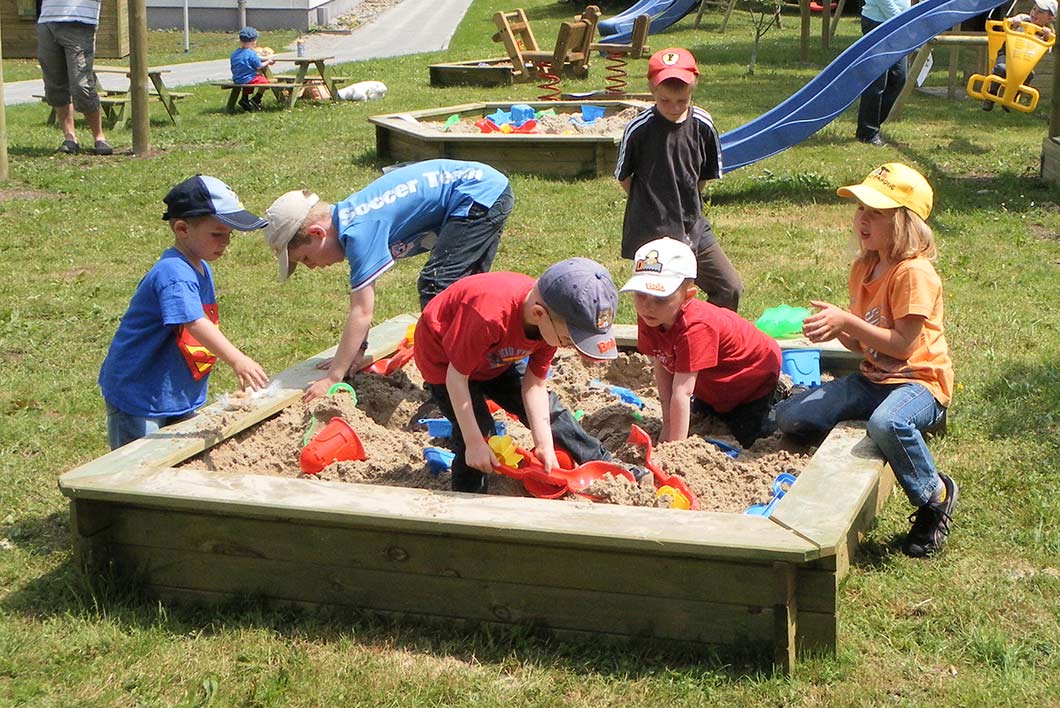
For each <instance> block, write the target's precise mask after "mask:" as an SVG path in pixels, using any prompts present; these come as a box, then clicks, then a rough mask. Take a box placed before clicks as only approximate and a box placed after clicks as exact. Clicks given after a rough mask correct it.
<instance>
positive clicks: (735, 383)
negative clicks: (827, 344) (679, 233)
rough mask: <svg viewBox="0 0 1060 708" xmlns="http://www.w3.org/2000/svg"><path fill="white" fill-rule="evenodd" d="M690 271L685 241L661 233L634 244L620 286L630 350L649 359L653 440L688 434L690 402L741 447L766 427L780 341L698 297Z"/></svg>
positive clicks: (691, 264) (693, 259)
mask: <svg viewBox="0 0 1060 708" xmlns="http://www.w3.org/2000/svg"><path fill="white" fill-rule="evenodd" d="M695 277H696V256H695V253H693V252H692V249H691V247H689V246H688V244H685V243H682V242H681V241H677V240H675V239H672V238H660V239H656V240H655V241H649V242H648V243H646V244H644V245H643V246H641V247H640V248H639V249H637V253H636V255H635V256H634V258H633V276H632V277H631V278H630V279H629V280H628V281H626V284H625V285H623V286H622V292H628V293H633V305H634V307H635V308H636V310H637V349H638V351H640V352H641V353H642V354H646V355H647V356H650V357H651V358H652V359H653V361H654V367H655V383H656V386H658V389H659V402H660V403H661V404H662V417H663V426H662V432H661V433H660V434H659V441H660V442H666V441H670V440H684V439H685V438H687V437H688V426H689V420H690V415H691V410H692V406H693V401H694V405H695V406H696V408H697V409H698V410H699V411H701V412H703V413H710V414H713V415H714V416H716V417H718V418H720V419H721V420H722V421H724V422H725V423H726V424H727V425H728V426H729V429H730V430H731V431H732V434H733V436H734V437H735V438H736V440H737V442H739V443H740V445H741V446H743V447H745V448H747V447H750V446H751V445H752V444H754V441H755V440H757V439H758V438H760V437H763V436H765V435H768V434H769V433H770V432H771V427H770V423H769V412H770V406H771V405H772V403H773V396H774V393H775V392H776V387H777V381H778V379H779V377H780V347H779V346H778V345H777V343H776V341H774V340H773V338H772V337H769V336H767V335H766V334H764V333H763V332H761V331H759V330H758V329H757V328H756V327H755V326H754V325H753V324H751V323H750V322H748V321H747V320H745V319H743V318H742V317H740V316H739V315H737V314H736V313H735V312H732V311H731V310H726V309H724V308H721V307H718V306H717V305H714V304H711V303H709V302H704V301H703V300H697V299H696V286H695V282H694V281H695Z"/></svg>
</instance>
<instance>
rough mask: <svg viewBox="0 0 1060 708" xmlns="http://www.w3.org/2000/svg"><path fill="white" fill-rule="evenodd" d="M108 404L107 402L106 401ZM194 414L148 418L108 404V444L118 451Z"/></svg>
mask: <svg viewBox="0 0 1060 708" xmlns="http://www.w3.org/2000/svg"><path fill="white" fill-rule="evenodd" d="M104 403H106V401H104ZM193 415H195V414H194V413H188V414H187V415H176V416H162V417H157V418H156V417H148V416H142V415H131V414H129V413H126V412H124V411H120V410H118V409H117V408H115V407H114V406H112V405H111V404H109V403H107V442H109V443H110V449H111V450H117V449H118V448H119V447H121V446H122V445H127V444H129V443H131V442H132V441H133V440H139V439H140V438H142V437H144V436H146V435H150V434H151V433H153V432H155V431H156V430H158V429H159V428H164V427H166V426H167V425H173V424H174V423H179V422H180V421H182V420H187V419H188V418H191V417H192V416H193Z"/></svg>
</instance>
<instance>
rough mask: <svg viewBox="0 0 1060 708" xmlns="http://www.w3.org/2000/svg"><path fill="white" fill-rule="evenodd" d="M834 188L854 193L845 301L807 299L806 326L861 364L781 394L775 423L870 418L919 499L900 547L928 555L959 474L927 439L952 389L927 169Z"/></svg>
mask: <svg viewBox="0 0 1060 708" xmlns="http://www.w3.org/2000/svg"><path fill="white" fill-rule="evenodd" d="M836 193H837V194H838V195H839V196H840V197H851V198H854V199H856V200H857V202H858V204H857V209H856V210H855V212H854V219H853V232H854V238H855V239H856V240H857V242H858V247H859V249H858V256H857V258H856V260H855V261H854V264H853V266H852V267H851V270H850V276H849V278H848V279H847V287H848V290H849V293H850V308H849V309H848V310H844V309H843V308H841V307H838V306H836V305H833V304H831V303H829V302H825V301H823V300H811V301H810V304H811V305H812V306H813V307H814V309H815V310H816V312H815V313H814V314H812V315H810V316H809V317H807V318H806V319H805V320H804V321H803V323H802V332H803V335H804V336H805V337H806V338H807V339H809V340H810V341H811V342H825V341H829V340H831V339H838V340H839V342H840V343H841V344H842V345H843V346H844V347H846V348H847V349H849V350H851V351H854V352H858V353H860V354H862V355H863V356H864V359H863V361H862V362H861V366H860V368H859V370H858V372H857V373H855V374H850V375H848V376H844V377H842V378H839V379H835V380H834V381H829V382H828V383H825V384H824V385H822V386H820V387H818V388H815V389H811V390H810V391H808V392H806V393H804V394H801V395H797V396H792V397H791V398H789V399H787V400H785V401H781V402H780V403H779V404H777V408H776V421H777V426H778V427H779V428H780V430H781V431H782V432H784V433H786V434H788V435H792V436H795V437H797V438H801V439H803V440H804V441H807V442H815V441H817V440H819V439H821V438H822V437H824V436H825V435H826V434H827V433H828V431H829V430H831V429H832V427H833V426H834V425H835V424H836V423H838V422H839V421H841V420H867V421H868V423H867V425H866V432H867V433H868V436H869V438H870V439H871V440H872V441H873V442H874V443H876V445H877V446H878V447H879V448H880V451H881V452H883V455H884V457H886V458H887V461H888V462H889V463H890V465H891V469H892V470H893V471H894V477H895V479H896V480H897V481H898V484H899V485H901V487H902V489H903V490H904V491H905V493H906V496H907V497H908V498H909V501H910V502H911V503H912V504H913V506H915V507H916V511H914V512H913V513H912V514H911V515H910V517H909V519H910V520H911V521H912V522H913V526H912V528H911V529H910V530H909V534H908V535H907V536H906V538H905V542H904V543H903V544H902V551H903V552H904V553H905V554H906V555H908V556H912V557H914V558H922V557H925V556H931V555H934V554H936V553H938V552H939V551H941V550H942V547H943V546H944V545H945V543H946V538H947V537H948V536H949V532H950V521H951V518H952V516H953V511H954V509H955V507H956V505H957V483H956V482H954V481H953V480H952V479H951V478H950V477H948V476H947V475H945V474H942V473H941V472H939V471H938V469H937V468H936V467H935V461H934V459H933V458H932V456H931V451H930V450H929V449H928V447H927V443H926V442H925V440H924V432H925V431H928V430H932V429H934V428H936V427H937V426H938V425H939V424H940V423H941V422H942V421H943V420H944V416H945V415H946V407H947V406H948V405H949V403H950V400H951V398H952V396H953V362H952V361H951V360H950V353H949V346H948V345H947V344H946V336H945V335H944V334H943V324H942V322H943V304H942V281H941V280H940V279H939V276H938V273H936V272H935V268H934V266H932V265H931V261H933V260H934V259H935V257H936V254H937V251H936V248H935V237H934V234H932V232H931V227H929V226H928V225H927V223H926V221H925V219H927V218H928V215H929V214H931V208H932V204H933V201H934V193H933V191H932V189H931V185H930V184H928V181H927V180H926V179H924V177H923V175H921V174H920V173H919V172H917V171H916V170H914V169H913V168H911V167H909V166H907V165H903V164H901V163H897V162H891V163H888V164H886V165H882V166H880V167H878V168H876V169H875V170H873V171H872V173H870V174H869V176H868V177H866V178H865V179H864V181H862V182H861V184H854V185H850V186H849V187H840V188H839V189H838V190H837V191H836Z"/></svg>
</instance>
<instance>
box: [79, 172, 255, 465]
mask: <svg viewBox="0 0 1060 708" xmlns="http://www.w3.org/2000/svg"><path fill="white" fill-rule="evenodd" d="M163 201H165V203H166V207H167V209H166V213H165V214H163V215H162V218H163V219H164V220H165V221H167V222H169V229H170V231H172V232H173V236H174V238H175V243H174V245H173V247H172V248H169V249H167V250H166V251H165V252H164V253H163V254H162V257H161V258H160V259H159V260H158V262H157V263H155V265H154V267H152V268H151V270H150V271H149V272H148V273H147V275H145V276H144V277H143V279H142V280H141V281H140V284H139V285H138V286H137V288H136V292H135V293H134V294H133V297H132V301H131V302H130V303H129V309H128V310H127V311H126V312H125V315H124V316H123V317H122V318H121V322H120V323H119V324H118V331H117V332H116V333H115V334H114V339H113V340H112V341H111V343H110V350H109V351H108V352H107V357H106V359H104V360H103V366H102V367H101V368H100V371H99V386H100V389H102V391H103V399H104V401H105V402H106V404H107V435H108V438H109V441H110V447H111V449H116V448H119V447H121V446H122V445H125V444H126V443H128V442H131V441H133V440H136V439H137V438H142V437H143V436H145V435H147V434H148V433H152V432H154V431H155V430H158V429H159V428H162V427H165V426H167V425H170V424H172V423H176V422H178V421H181V420H183V419H185V418H188V417H190V416H191V415H193V414H194V413H195V410H196V409H197V408H199V407H200V406H202V405H203V404H204V403H206V384H207V379H208V377H209V375H210V371H211V370H212V369H213V365H214V363H215V362H216V361H217V359H221V361H223V362H225V363H226V364H228V365H229V366H231V367H232V370H233V371H234V372H235V374H236V376H237V377H238V378H239V383H240V384H241V385H242V386H244V387H249V388H262V387H264V386H266V385H267V384H268V382H269V379H268V377H267V376H266V375H265V370H264V369H262V368H261V366H260V365H259V364H258V363H257V362H256V361H254V360H253V359H251V358H250V357H248V356H247V355H246V354H244V353H243V352H241V351H240V350H239V349H237V348H236V347H235V345H233V344H232V343H231V342H230V341H229V340H228V338H227V337H225V335H224V334H223V333H222V332H221V330H220V329H219V328H218V321H219V316H218V310H217V299H216V297H215V295H214V284H213V272H212V271H211V270H210V266H209V265H208V263H209V262H210V261H215V260H217V259H218V258H220V257H221V256H222V255H224V252H225V249H226V248H227V247H228V243H229V242H230V241H231V238H232V230H233V229H236V230H238V231H253V230H255V229H260V228H261V227H263V226H264V225H265V220H264V219H261V218H259V217H257V216H255V215H254V214H251V213H250V212H249V211H247V210H246V209H244V208H243V204H242V202H240V201H239V197H237V196H236V193H235V192H233V191H232V190H231V188H229V187H228V185H226V184H225V183H224V182H222V181H221V180H219V179H217V178H215V177H207V176H206V175H197V176H195V177H191V178H189V179H186V180H184V181H183V182H181V183H180V184H178V185H177V186H175V187H173V189H171V190H169V193H168V194H167V195H166V197H165V199H164V200H163Z"/></svg>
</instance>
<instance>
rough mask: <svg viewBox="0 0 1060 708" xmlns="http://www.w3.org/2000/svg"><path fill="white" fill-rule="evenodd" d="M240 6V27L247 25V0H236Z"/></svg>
mask: <svg viewBox="0 0 1060 708" xmlns="http://www.w3.org/2000/svg"><path fill="white" fill-rule="evenodd" d="M236 5H237V6H238V7H239V29H243V28H244V27H246V26H247V0H236Z"/></svg>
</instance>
